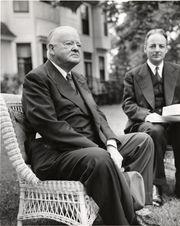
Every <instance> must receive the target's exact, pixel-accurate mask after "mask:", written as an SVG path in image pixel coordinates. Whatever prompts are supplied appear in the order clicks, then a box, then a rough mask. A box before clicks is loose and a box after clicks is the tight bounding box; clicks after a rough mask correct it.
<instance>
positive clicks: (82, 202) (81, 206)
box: [79, 195, 89, 226]
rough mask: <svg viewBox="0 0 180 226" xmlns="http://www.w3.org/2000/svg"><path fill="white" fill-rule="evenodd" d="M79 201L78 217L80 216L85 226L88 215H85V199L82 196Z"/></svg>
mask: <svg viewBox="0 0 180 226" xmlns="http://www.w3.org/2000/svg"><path fill="white" fill-rule="evenodd" d="M79 199H80V203H81V204H80V211H81V213H80V215H81V221H82V225H83V226H87V225H89V224H88V214H87V209H86V204H85V197H84V195H81V196H80V197H79Z"/></svg>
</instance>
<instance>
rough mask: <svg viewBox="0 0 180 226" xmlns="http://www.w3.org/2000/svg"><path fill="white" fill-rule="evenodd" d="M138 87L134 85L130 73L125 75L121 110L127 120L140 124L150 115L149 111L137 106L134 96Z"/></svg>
mask: <svg viewBox="0 0 180 226" xmlns="http://www.w3.org/2000/svg"><path fill="white" fill-rule="evenodd" d="M137 89H139V87H138V85H137V84H135V80H134V76H133V74H132V72H129V73H127V74H126V75H125V79H124V92H123V103H122V108H123V110H124V112H125V113H126V115H127V116H128V118H129V119H131V120H133V121H136V122H141V121H144V119H145V117H146V116H147V115H148V114H149V113H150V109H148V108H145V107H142V106H140V105H139V103H138V101H137V99H136V95H137V92H138V91H137Z"/></svg>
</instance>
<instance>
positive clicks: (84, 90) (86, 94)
mask: <svg viewBox="0 0 180 226" xmlns="http://www.w3.org/2000/svg"><path fill="white" fill-rule="evenodd" d="M73 76H74V80H75V83H76V85H77V87H78V90H79V92H80V94H81V96H82V98H83V100H84V102H85V103H86V105H87V107H88V108H89V110H90V112H91V113H92V115H93V117H94V119H95V121H96V125H97V126H98V125H99V120H98V119H99V117H98V114H97V111H96V103H95V101H94V99H93V97H92V94H91V92H90V91H89V88H88V87H87V84H86V82H85V80H84V79H82V78H81V77H80V76H78V75H77V74H76V73H73Z"/></svg>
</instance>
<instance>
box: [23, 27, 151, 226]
mask: <svg viewBox="0 0 180 226" xmlns="http://www.w3.org/2000/svg"><path fill="white" fill-rule="evenodd" d="M80 47H81V43H80V38H79V35H78V33H77V31H76V30H75V29H74V28H72V27H68V26H62V27H58V28H56V29H54V30H53V31H52V32H51V33H50V34H49V36H48V42H47V49H48V51H47V56H48V60H47V62H46V63H45V64H43V65H41V66H39V67H38V68H36V69H34V70H32V71H31V72H29V73H28V74H27V76H26V77H25V81H24V86H23V98H22V103H23V109H24V113H25V118H26V124H27V127H28V128H29V129H28V133H29V135H28V137H29V139H28V141H27V142H26V147H27V152H28V155H29V157H30V160H31V165H32V169H33V171H34V172H35V173H36V175H37V176H38V177H39V178H40V179H41V180H47V179H55V180H79V181H81V182H82V183H83V184H84V186H85V188H86V190H87V193H88V195H90V196H91V197H92V198H93V199H94V200H95V202H96V203H97V204H98V206H99V208H100V215H101V217H102V219H103V222H104V223H105V224H110V225H116V224H117V225H130V224H135V219H136V217H135V214H134V208H133V203H132V197H131V195H130V193H129V189H128V187H127V185H126V184H125V181H124V178H123V175H122V173H121V172H120V170H121V166H123V167H124V169H125V170H131V171H132V170H137V171H138V172H140V173H141V174H142V176H143V178H144V182H145V190H146V204H151V203H152V173H153V158H154V155H153V142H152V139H151V138H150V136H148V135H147V134H145V133H141V134H129V135H124V136H121V137H120V138H119V139H118V138H117V137H116V135H115V134H114V133H113V131H112V130H111V129H110V127H109V125H108V123H107V121H106V118H105V116H104V115H103V113H102V112H101V111H100V110H99V108H98V107H97V105H96V103H95V102H94V100H93V98H92V95H91V93H90V91H89V89H88V87H87V84H86V81H85V78H84V77H83V76H82V75H80V74H77V73H75V72H72V71H71V69H72V68H73V67H74V66H75V65H77V64H78V63H79V62H80ZM117 168H118V169H119V170H117Z"/></svg>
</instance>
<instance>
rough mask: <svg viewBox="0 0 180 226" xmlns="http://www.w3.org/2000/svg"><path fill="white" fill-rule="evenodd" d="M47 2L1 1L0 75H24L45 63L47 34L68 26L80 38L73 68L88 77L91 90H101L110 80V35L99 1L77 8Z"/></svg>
mask: <svg viewBox="0 0 180 226" xmlns="http://www.w3.org/2000/svg"><path fill="white" fill-rule="evenodd" d="M75 2H76V1H74V3H75ZM50 3H51V1H40V0H29V1H28V0H21V1H17V0H8V1H6V0H1V75H4V74H16V73H17V74H18V76H20V77H21V78H23V77H24V75H25V74H26V73H27V72H28V71H30V70H31V69H33V68H35V67H37V66H38V65H40V64H42V63H43V62H45V61H46V59H47V58H46V39H47V35H48V33H49V32H50V31H51V30H52V29H53V28H55V27H57V26H60V25H69V26H73V27H75V28H76V29H77V30H78V32H79V34H80V37H81V41H82V60H81V63H80V64H79V65H77V66H76V68H74V69H75V70H76V71H78V72H80V73H82V74H83V75H84V76H86V77H87V81H88V84H89V87H90V89H91V90H92V91H93V93H95V94H98V93H101V92H102V89H103V85H102V84H103V81H105V80H108V79H109V77H108V69H107V65H108V62H107V61H108V60H107V52H108V50H109V49H110V36H109V34H108V27H107V22H106V16H105V14H104V13H103V10H102V7H101V6H100V3H98V1H85V2H83V4H80V5H79V7H78V8H77V10H76V11H72V9H70V8H68V7H67V6H66V7H65V6H56V7H53V6H52V4H50ZM71 3H72V4H73V2H71Z"/></svg>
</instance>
